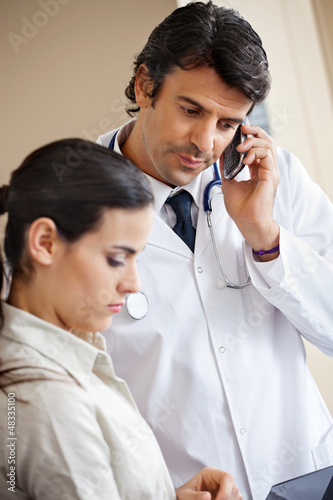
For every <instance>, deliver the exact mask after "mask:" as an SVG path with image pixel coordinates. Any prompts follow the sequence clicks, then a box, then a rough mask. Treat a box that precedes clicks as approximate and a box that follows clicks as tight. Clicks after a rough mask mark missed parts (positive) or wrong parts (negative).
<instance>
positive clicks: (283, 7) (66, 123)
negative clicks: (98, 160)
mask: <svg viewBox="0 0 333 500" xmlns="http://www.w3.org/2000/svg"><path fill="white" fill-rule="evenodd" d="M313 2H314V3H316V4H317V6H318V5H319V4H320V7H321V6H322V7H323V8H324V9H325V10H324V14H323V11H322V9H319V11H317V10H316V13H315V14H316V15H314V10H313V4H312V2H311V0H293V1H292V2H291V1H289V0H269V1H268V0H228V1H225V2H221V1H218V2H217V3H220V4H223V3H224V4H226V5H227V6H229V7H234V8H237V9H238V10H239V11H240V12H241V13H242V14H243V15H244V16H245V17H246V18H247V19H248V20H249V21H250V22H251V23H252V24H253V26H254V28H255V29H256V30H257V31H258V32H259V34H260V35H261V36H262V38H263V42H264V45H265V47H266V49H267V53H268V57H269V59H270V62H271V70H272V74H273V88H272V92H271V95H270V98H269V99H268V102H267V104H268V111H269V114H270V118H271V122H272V124H273V133H274V137H275V139H276V141H277V142H278V143H279V144H280V145H282V146H284V147H286V148H287V149H290V150H292V151H294V152H295V153H296V154H297V155H298V156H299V157H300V159H301V160H302V162H303V163H304V165H305V166H306V168H307V170H308V171H309V173H310V175H311V176H312V178H313V179H314V180H315V181H316V182H318V183H319V184H320V185H321V186H322V187H323V189H325V190H326V192H327V193H328V194H329V196H331V199H333V180H332V179H333V178H332V176H333V169H332V168H331V164H332V161H331V156H332V147H331V142H332V139H331V138H332V137H333V125H332V92H331V89H330V83H329V77H328V66H327V64H328V63H327V61H332V54H333V50H332V49H331V51H330V52H328V53H329V54H330V55H331V57H329V56H327V50H329V47H330V44H331V43H332V31H331V30H329V29H328V28H327V26H326V25H327V20H328V19H330V17H329V16H330V13H332V5H333V3H332V1H331V0H313ZM180 3H182V2H180V1H178V4H180ZM183 3H186V2H183ZM321 4H322V5H321ZM43 5H44V8H43V7H42V6H43ZM47 6H48V7H47ZM52 6H53V8H51V7H52ZM175 7H176V0H95V1H93V0H1V2H0V27H1V33H2V38H1V44H0V60H1V63H2V64H1V69H2V71H1V87H0V89H1V92H0V96H1V97H0V98H1V139H2V141H1V147H2V163H1V169H0V182H1V183H3V182H6V181H7V180H8V178H9V173H10V172H11V170H13V169H14V168H16V167H17V166H18V164H19V163H20V162H21V160H22V159H23V157H24V156H25V155H26V154H28V153H29V152H30V151H31V150H32V149H34V148H36V147H38V146H40V145H42V144H44V143H46V142H48V141H52V140H55V139H58V138H63V137H69V136H78V137H85V138H89V139H92V140H95V139H96V137H97V135H98V134H100V133H102V132H105V131H107V130H109V129H110V128H112V127H115V126H117V125H119V124H121V123H123V122H124V121H125V120H126V119H127V115H126V114H125V113H124V98H123V90H124V87H125V85H126V84H127V81H128V79H129V77H130V74H131V65H132V59H133V54H134V53H135V52H137V51H139V50H140V49H141V48H142V47H143V45H144V43H145V40H146V38H147V36H148V34H149V33H150V31H151V29H152V28H153V27H154V26H155V25H156V24H157V23H158V22H159V21H160V20H162V19H163V18H164V17H165V16H166V15H167V14H169V13H170V12H171V11H172V10H173V9H174V8H175ZM45 9H46V10H45ZM47 11H48V12H47ZM331 18H332V17H331ZM318 22H319V25H318V24H317V23H318ZM31 23H32V24H31ZM320 23H322V24H320ZM36 25H37V27H36ZM324 26H326V28H324ZM324 29H326V35H324ZM327 29H328V32H327ZM323 36H325V37H326V38H325V41H324V42H323ZM323 46H324V47H326V49H327V50H326V51H323V50H322V49H323ZM308 353H309V362H310V366H311V369H312V371H313V373H314V375H315V378H316V380H317V381H318V383H319V387H320V389H321V391H322V393H323V395H324V397H325V400H326V401H327V403H328V405H329V407H330V410H331V412H332V413H333V391H332V390H331V383H330V380H332V379H333V360H332V359H331V358H327V357H325V356H323V355H322V354H321V353H320V352H319V351H318V350H316V349H313V348H312V347H308Z"/></svg>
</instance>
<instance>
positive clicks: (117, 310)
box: [108, 302, 124, 314]
mask: <svg viewBox="0 0 333 500" xmlns="http://www.w3.org/2000/svg"><path fill="white" fill-rule="evenodd" d="M123 305H124V302H122V303H121V304H110V305H108V309H109V310H110V311H112V312H113V313H115V314H117V313H120V311H121V308H122V307H123Z"/></svg>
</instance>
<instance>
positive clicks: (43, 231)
mask: <svg viewBox="0 0 333 500" xmlns="http://www.w3.org/2000/svg"><path fill="white" fill-rule="evenodd" d="M58 243H59V234H58V231H57V226H56V225H55V223H54V222H53V220H52V219H49V218H48V217H40V218H39V219H36V220H35V221H34V222H33V223H32V224H31V226H30V228H29V236H28V248H29V253H30V255H31V258H32V259H33V261H35V262H36V263H38V264H41V265H42V266H49V265H50V264H52V262H53V260H54V256H55V251H56V248H57V245H58Z"/></svg>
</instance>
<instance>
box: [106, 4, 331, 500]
mask: <svg viewBox="0 0 333 500" xmlns="http://www.w3.org/2000/svg"><path fill="white" fill-rule="evenodd" d="M269 88H270V76H269V72H268V63H267V58H266V54H265V51H264V49H263V47H262V44H261V40H260V38H259V37H258V35H257V34H256V33H255V32H254V31H253V29H252V28H251V26H250V25H249V24H248V23H247V22H246V21H245V20H244V19H243V18H242V17H240V15H239V14H238V13H237V12H235V11H233V10H231V9H225V8H220V7H217V6H214V5H213V4H212V3H211V2H208V3H207V4H204V3H193V4H189V5H188V6H186V7H184V8H180V9H177V10H176V11H174V12H173V13H172V14H171V15H170V16H168V17H167V18H166V19H165V20H164V21H163V22H162V23H161V24H160V25H159V26H157V27H156V28H155V30H154V31H153V32H152V34H151V36H150V37H149V40H148V42H147V44H146V46H145V47H144V49H143V50H142V52H141V53H140V54H139V55H138V57H137V59H136V61H135V68H134V75H133V78H132V80H131V82H130V85H129V86H128V88H127V89H126V95H127V97H128V98H129V99H130V101H131V104H132V106H131V108H130V111H131V112H132V113H135V112H137V119H136V120H133V121H130V122H129V123H127V124H126V125H124V126H123V127H121V128H120V129H119V130H118V131H115V130H114V131H111V132H109V133H107V134H105V135H103V136H101V137H100V138H99V140H98V142H99V143H100V144H102V145H104V146H105V147H111V148H113V149H115V150H116V151H118V152H121V153H122V154H123V155H125V156H127V157H128V158H130V159H131V160H132V161H133V162H134V163H136V164H137V165H138V167H139V168H140V169H141V170H142V171H143V172H145V173H146V174H147V176H148V177H149V179H150V181H151V185H152V188H153V191H154V196H155V220H154V225H153V229H152V231H151V234H150V237H149V239H148V244H147V248H146V250H145V251H144V252H143V253H142V254H141V255H140V257H139V259H138V265H139V272H140V276H141V279H142V283H143V288H142V294H141V295H131V296H129V301H128V308H127V311H124V312H123V313H122V315H121V317H120V318H117V319H118V321H117V322H115V323H114V324H113V326H112V331H110V332H106V333H105V334H106V337H107V340H108V345H109V346H110V347H111V352H112V357H113V359H114V360H115V365H116V371H117V372H118V373H119V374H120V376H121V377H123V378H125V379H126V381H127V382H128V384H129V386H130V389H131V391H132V393H133V394H134V397H135V399H136V401H137V403H138V405H139V407H140V410H141V412H142V414H143V415H144V416H145V418H146V419H147V421H148V422H149V424H150V425H151V427H152V429H153V431H154V433H155V435H156V437H157V439H158V441H159V444H160V446H161V448H162V451H163V454H164V457H165V459H166V462H167V464H168V467H169V469H170V471H171V473H172V477H173V481H174V483H175V485H176V486H177V485H179V484H181V483H183V482H185V481H186V480H187V479H188V478H189V477H190V476H191V475H193V474H194V473H195V471H197V470H198V469H199V468H201V467H203V466H205V465H206V464H211V465H214V466H217V467H219V468H222V469H224V470H228V471H229V472H231V473H232V474H233V475H234V477H235V481H236V483H237V484H238V485H239V488H240V490H241V491H242V492H243V493H244V498H245V499H248V500H250V499H254V500H262V499H264V498H265V496H266V495H267V493H268V491H269V489H270V487H271V485H272V484H275V483H278V482H281V481H282V480H286V479H288V478H291V477H293V476H297V475H301V474H304V473H307V472H310V471H312V470H315V469H318V468H322V467H325V466H328V465H330V464H333V421H332V418H331V416H330V414H329V412H328V410H327V408H326V406H325V404H324V402H323V400H322V398H321V396H320V394H319V393H318V390H317V387H316V385H315V383H314V381H313V379H312V377H311V375H310V373H309V370H308V368H307V365H306V356H305V349H304V345H303V340H302V337H304V338H306V339H307V340H309V341H310V342H311V343H313V344H315V345H316V346H317V347H318V348H319V349H321V350H322V351H323V352H325V353H326V354H328V355H333V308H332V294H333V251H332V248H333V209H332V206H331V204H330V202H329V200H328V199H327V197H326V196H325V194H324V193H323V192H322V191H321V190H320V189H319V188H318V186H316V185H315V184H313V182H312V181H311V180H310V179H309V177H308V175H307V173H306V172H305V170H304V168H303V167H302V165H301V164H300V163H299V161H298V160H297V159H296V158H295V157H294V156H293V155H292V154H291V153H289V152H287V151H284V150H281V149H279V148H276V147H275V145H274V142H273V141H272V139H271V138H270V137H269V136H268V135H267V134H266V133H265V132H264V131H263V130H261V129H260V128H258V127H256V126H250V125H243V126H242V131H243V132H244V133H245V134H250V138H248V139H247V140H246V141H245V142H244V143H243V144H242V146H239V147H238V150H239V151H242V152H247V155H246V157H245V159H244V164H245V165H246V167H245V168H244V169H243V171H242V172H241V173H240V174H239V175H238V176H237V178H236V179H229V180H225V179H224V180H223V183H222V192H223V194H222V192H221V187H220V186H218V185H217V186H215V187H213V189H212V191H211V195H210V199H211V207H212V223H213V228H214V235H215V243H216V248H217V251H218V253H217V255H216V252H215V251H214V245H213V243H212V238H211V232H210V229H209V227H208V224H207V219H206V213H205V210H204V206H203V200H204V193H205V188H206V186H207V184H208V183H209V182H211V181H213V180H214V178H215V173H214V168H213V166H212V165H213V164H214V162H219V165H220V170H221V171H222V172H223V163H224V150H225V148H226V147H227V146H228V144H229V143H230V142H231V141H232V139H233V137H234V135H235V133H236V130H237V128H238V127H239V125H240V124H242V123H243V122H244V120H245V117H246V116H247V115H249V114H250V112H251V110H252V109H253V107H254V106H255V105H256V104H257V103H259V102H261V101H262V100H263V99H264V98H265V97H266V95H267V93H268V92H269ZM222 178H223V175H222ZM184 191H185V192H187V193H190V196H189V195H188V194H185V195H184V194H182V193H184ZM177 196H180V197H182V198H179V199H181V200H182V201H181V207H182V212H183V215H185V216H186V217H185V218H186V221H185V222H184V224H183V222H182V221H181V219H180V214H179V209H178V208H177ZM183 196H185V197H187V199H185V200H184V199H183ZM188 200H190V201H188ZM188 205H190V208H191V209H190V215H189V213H188V210H187V209H186V207H187V206H188ZM182 225H183V228H184V227H186V235H185V236H183V234H182V227H180V226H182ZM192 226H193V227H194V229H195V233H194V232H193V230H192ZM173 228H174V230H173ZM176 233H177V234H176ZM179 235H180V236H179ZM182 237H184V238H185V241H186V243H185V242H184V241H183V240H182ZM217 257H218V258H217ZM221 268H222V269H223V272H224V275H223V274H222V273H221ZM225 276H227V278H228V280H230V281H231V282H232V283H233V284H236V285H237V284H240V285H243V284H245V283H246V284H247V283H248V282H249V281H250V282H251V284H250V285H249V286H244V287H241V288H240V289H237V288H232V287H229V286H225V285H226V279H225Z"/></svg>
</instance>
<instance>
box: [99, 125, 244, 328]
mask: <svg viewBox="0 0 333 500" xmlns="http://www.w3.org/2000/svg"><path fill="white" fill-rule="evenodd" d="M119 130H120V129H118V130H116V132H115V133H114V134H113V136H112V138H111V140H110V143H109V146H108V149H112V150H113V149H114V146H115V142H116V137H117V134H118V132H119ZM213 168H214V179H213V180H212V181H210V182H209V183H208V184H207V186H206V188H205V191H204V199H203V203H204V210H205V212H206V218H207V224H208V227H209V231H210V236H211V240H212V245H213V249H214V254H215V258H216V262H217V265H218V267H219V270H220V272H221V274H222V277H223V280H224V283H225V287H227V288H233V289H235V290H242V289H243V288H245V287H247V286H249V285H251V284H252V283H251V278H250V276H248V277H247V280H246V282H244V283H233V282H232V281H230V280H229V278H228V277H227V275H226V273H225V272H224V270H223V267H222V264H221V259H220V254H219V251H218V248H217V244H216V239H215V233H214V226H213V221H212V199H213V198H214V196H215V195H213V196H211V191H212V189H213V188H214V187H215V186H221V184H222V181H221V177H220V172H219V169H218V166H217V163H216V162H215V163H214V165H213ZM221 194H222V193H221ZM126 307H127V311H128V313H129V315H130V316H131V317H132V318H133V319H142V318H144V317H145V316H146V314H147V312H148V308H149V303H148V299H147V297H146V296H145V295H144V293H143V292H137V293H130V294H128V296H127V299H126Z"/></svg>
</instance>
